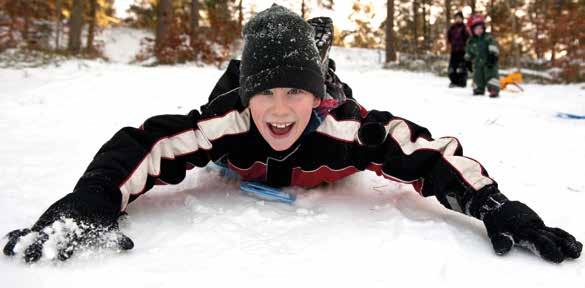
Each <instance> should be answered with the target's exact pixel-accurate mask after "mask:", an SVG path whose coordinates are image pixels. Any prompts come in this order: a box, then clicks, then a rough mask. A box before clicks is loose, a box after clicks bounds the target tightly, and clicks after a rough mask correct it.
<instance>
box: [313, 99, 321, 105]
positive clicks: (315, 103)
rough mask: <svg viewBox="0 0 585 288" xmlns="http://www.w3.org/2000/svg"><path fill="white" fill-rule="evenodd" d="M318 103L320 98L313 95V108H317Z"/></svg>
mask: <svg viewBox="0 0 585 288" xmlns="http://www.w3.org/2000/svg"><path fill="white" fill-rule="evenodd" d="M319 105H321V98H319V97H315V99H313V108H317V107H319Z"/></svg>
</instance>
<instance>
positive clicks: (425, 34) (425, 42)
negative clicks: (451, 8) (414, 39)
mask: <svg viewBox="0 0 585 288" xmlns="http://www.w3.org/2000/svg"><path fill="white" fill-rule="evenodd" d="M427 2H428V1H427V0H423V1H422V5H423V6H422V8H423V9H422V13H423V14H422V15H423V18H422V21H423V38H424V40H423V49H424V50H425V51H428V50H429V46H431V45H430V41H429V40H430V39H429V38H430V35H429V34H430V33H429V30H430V29H429V28H430V23H427V20H428V18H427Z"/></svg>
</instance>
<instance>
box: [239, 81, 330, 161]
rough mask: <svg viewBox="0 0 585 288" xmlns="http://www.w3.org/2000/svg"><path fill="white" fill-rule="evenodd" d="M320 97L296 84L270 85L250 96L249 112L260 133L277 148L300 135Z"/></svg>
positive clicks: (288, 143)
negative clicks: (286, 86)
mask: <svg viewBox="0 0 585 288" xmlns="http://www.w3.org/2000/svg"><path fill="white" fill-rule="evenodd" d="M320 103H321V99H319V98H317V97H315V96H314V95H313V94H311V93H310V92H307V91H305V90H302V89H297V88H273V89H270V90H265V91H262V92H260V93H258V94H256V95H254V96H252V97H251V98H250V112H251V113H252V119H253V121H254V124H256V127H258V131H260V135H262V137H263V138H264V140H266V142H268V144H269V145H270V147H272V149H274V150H276V151H284V150H286V149H288V148H290V147H291V146H292V144H293V143H295V141H297V140H298V139H299V137H301V135H302V134H303V131H304V130H305V128H306V127H307V125H308V124H309V120H310V119H311V113H312V111H313V108H315V107H317V106H319V104H320Z"/></svg>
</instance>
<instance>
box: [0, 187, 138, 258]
mask: <svg viewBox="0 0 585 288" xmlns="http://www.w3.org/2000/svg"><path fill="white" fill-rule="evenodd" d="M120 215H121V213H120V212H119V208H118V207H115V205H112V204H111V203H109V201H106V200H105V199H103V197H102V196H101V195H100V194H99V193H91V192H74V193H70V194H68V195H66V196H65V197H63V198H61V199H60V200H59V201H57V202H55V203H54V204H53V205H51V207H49V209H47V211H45V213H43V215H41V217H40V218H39V220H38V221H37V222H36V223H35V224H34V225H33V226H32V227H31V228H30V229H29V228H26V229H21V230H14V231H12V232H10V233H8V235H7V238H8V243H7V244H6V245H5V246H4V254H5V255H7V256H13V255H16V254H19V253H22V254H23V257H24V259H25V261H26V262H35V261H37V260H39V259H40V258H41V256H42V255H43V248H44V247H45V246H46V245H48V244H47V243H50V245H51V247H49V248H54V249H47V250H46V251H52V253H54V255H48V256H49V257H55V258H58V259H60V260H66V259H68V258H69V257H71V255H72V254H73V252H74V251H75V249H76V248H78V247H80V246H100V247H113V248H116V249H121V250H129V249H132V248H133V247H134V243H133V242H132V240H131V239H130V238H128V237H127V236H125V235H124V234H122V233H121V232H120V231H119V229H118V221H117V220H118V217H119V216H120ZM15 248H18V249H15Z"/></svg>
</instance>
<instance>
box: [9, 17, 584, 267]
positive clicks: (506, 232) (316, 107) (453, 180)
mask: <svg viewBox="0 0 585 288" xmlns="http://www.w3.org/2000/svg"><path fill="white" fill-rule="evenodd" d="M313 35H314V30H313V28H312V27H311V26H310V25H309V24H307V22H305V21H304V20H303V19H302V18H301V17H299V16H298V15H296V14H294V13H292V12H290V11H289V10H287V9H285V8H283V7H280V6H273V7H272V8H270V9H267V10H265V11H263V12H261V13H259V14H258V15H257V16H256V17H254V18H253V19H252V20H251V21H250V22H249V23H248V24H247V25H246V27H245V28H244V36H245V41H246V42H245V47H244V51H243V54H242V60H241V63H240V65H239V69H238V65H237V62H232V65H230V68H228V71H227V72H226V74H225V75H224V76H223V77H222V79H220V82H219V83H218V85H217V86H216V89H214V95H212V100H211V101H210V102H209V103H207V104H206V105H204V106H203V107H202V109H201V113H200V112H198V111H197V110H193V111H191V112H190V113H189V114H188V115H162V116H156V117H153V118H150V119H148V120H147V121H146V122H145V123H144V124H143V125H142V127H140V128H138V129H136V128H129V127H127V128H123V129H122V130H120V131H119V132H118V133H116V134H115V135H114V137H113V138H112V139H111V140H109V141H108V142H107V143H106V144H105V145H104V146H103V147H102V148H101V149H100V151H98V153H97V154H96V155H95V158H94V159H93V161H92V162H91V163H90V165H89V167H88V168H87V171H86V172H85V173H84V175H83V176H82V177H81V179H80V180H79V182H78V183H77V185H76V186H75V189H74V191H73V192H72V193H70V194H68V195H66V196H65V197H63V198H62V199H60V200H59V201H57V202H56V203H55V204H53V205H52V206H51V207H49V209H48V210H47V211H46V212H45V213H44V214H43V215H42V216H41V217H40V219H39V220H38V221H37V222H36V223H35V224H34V225H33V226H32V228H30V229H22V230H15V231H13V232H11V233H9V235H8V242H7V244H6V246H5V247H4V253H5V254H6V255H15V254H22V255H23V257H24V259H25V260H26V261H28V262H34V261H37V260H38V259H40V258H41V256H42V252H43V247H44V245H46V244H47V243H52V245H55V243H57V244H56V246H57V247H58V250H57V251H58V252H57V257H58V258H59V259H62V260H65V259H68V258H69V257H70V256H71V255H72V253H73V252H74V251H75V249H76V247H78V246H79V245H82V244H83V245H86V244H90V245H95V244H97V245H100V244H103V243H115V245H117V247H119V248H120V249H123V250H126V249H131V248H132V247H133V246H134V244H133V242H132V240H130V239H129V238H128V237H126V236H124V235H123V234H122V233H121V232H120V231H119V230H118V223H117V221H118V217H119V216H120V215H121V214H122V213H123V212H124V211H125V210H126V208H127V206H128V204H129V203H131V202H132V201H134V200H135V199H136V198H137V197H139V196H140V195H141V194H143V193H145V192H146V191H148V190H149V189H151V188H152V187H153V185H155V184H157V183H168V184H177V183H179V182H181V181H182V180H183V178H184V177H185V169H188V168H190V167H193V166H198V167H204V166H206V165H207V164H208V163H209V162H211V161H214V162H217V161H221V162H223V163H226V165H227V166H228V168H229V169H231V170H233V171H235V172H237V173H238V174H239V175H240V176H241V177H242V178H243V179H246V180H256V181H263V182H265V183H266V184H268V185H271V186H277V187H282V186H303V187H313V186H315V185H318V184H319V183H322V182H333V181H336V180H338V179H341V178H343V177H346V176H348V175H351V174H353V173H355V172H357V171H361V170H366V169H367V170H372V171H375V172H376V173H377V174H378V175H381V176H384V177H386V178H388V179H391V180H396V181H402V182H406V183H411V184H412V185H414V187H415V188H416V189H417V190H418V191H419V192H420V193H421V194H422V195H423V196H436V197H437V199H438V200H439V201H440V202H441V204H443V205H444V206H445V207H447V208H449V209H453V210H456V211H459V212H462V213H465V214H466V215H469V216H473V217H476V218H478V219H480V220H482V221H483V222H484V223H485V226H486V228H487V232H488V235H489V237H490V239H491V241H492V244H493V247H494V249H495V251H496V253H497V254H500V255H501V254H505V253H507V252H508V251H509V250H510V249H511V248H512V246H513V245H519V246H523V247H527V248H530V249H531V250H532V251H533V252H535V253H537V254H539V255H540V256H542V257H543V258H544V259H547V260H550V261H553V262H557V263H558V262H562V261H563V260H565V259H567V258H577V257H579V255H580V253H581V249H582V244H581V243H579V242H578V241H577V240H576V239H575V238H574V237H573V236H571V235H570V234H569V233H567V232H565V231H563V230H561V229H558V228H550V227H547V226H546V225H545V224H544V223H543V221H542V220H541V219H540V218H539V216H538V215H537V214H536V213H535V212H534V211H532V210H531V209H530V208H528V207H527V206H526V205H524V204H522V203H520V202H517V201H509V200H508V199H507V198H506V197H505V196H504V195H503V194H502V193H500V192H499V190H498V187H497V184H496V182H495V181H494V180H492V179H491V178H490V177H489V176H488V174H487V172H486V171H485V170H484V169H483V167H482V166H481V165H480V164H479V163H477V162H476V161H474V160H473V159H470V158H467V157H464V156H463V155H462V148H461V146H460V145H459V142H458V141H457V140H456V139H454V138H439V139H436V140H433V138H431V135H430V133H429V131H428V130H427V129H425V128H423V127H420V126H418V125H416V124H414V123H412V122H410V121H408V120H405V119H402V118H398V117H394V116H393V115H392V114H390V113H388V112H383V111H377V110H370V111H367V110H365V109H364V108H363V107H361V106H360V105H359V104H358V103H357V102H356V101H354V100H353V99H352V98H351V97H346V99H345V100H343V99H342V100H339V99H340V97H333V98H336V99H337V103H336V100H335V99H333V98H332V97H331V96H332V95H331V93H335V92H332V91H337V93H347V92H349V90H348V89H341V90H340V89H337V90H335V89H333V88H335V87H332V85H333V84H332V83H337V84H340V82H339V81H333V82H332V81H330V80H331V79H329V80H328V81H326V79H325V78H326V77H324V74H323V72H322V69H321V67H320V62H321V57H320V55H319V52H318V49H317V47H316V45H315V40H314V39H313ZM329 74H330V73H327V75H328V76H327V78H330V77H331V75H329ZM238 75H239V76H238ZM230 79H231V80H230ZM325 83H328V85H327V89H326V85H325ZM238 85H239V86H238ZM233 86H235V88H232V87H233ZM343 86H344V85H338V86H337V88H339V87H343ZM346 88H347V87H346ZM326 90H328V91H327V92H326ZM346 96H349V95H346ZM71 227H74V229H71ZM63 230H65V231H69V233H65V234H64V233H60V232H62V231H63Z"/></svg>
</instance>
